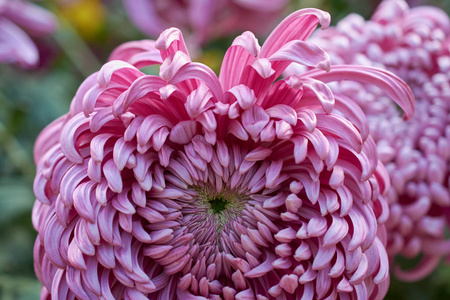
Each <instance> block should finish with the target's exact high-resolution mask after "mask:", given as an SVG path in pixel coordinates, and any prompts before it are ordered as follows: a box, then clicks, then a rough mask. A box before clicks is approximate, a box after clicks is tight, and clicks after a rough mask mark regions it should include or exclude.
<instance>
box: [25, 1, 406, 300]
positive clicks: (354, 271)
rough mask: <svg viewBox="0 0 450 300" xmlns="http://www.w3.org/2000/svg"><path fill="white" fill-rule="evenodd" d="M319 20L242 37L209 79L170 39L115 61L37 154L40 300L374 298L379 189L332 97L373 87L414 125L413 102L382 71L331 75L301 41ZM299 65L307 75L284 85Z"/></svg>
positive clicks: (380, 286) (313, 17) (373, 167)
mask: <svg viewBox="0 0 450 300" xmlns="http://www.w3.org/2000/svg"><path fill="white" fill-rule="evenodd" d="M329 21H330V20H329V15H328V14H327V13H326V12H323V11H319V10H316V9H304V10H300V11H297V12H294V13H293V14H291V15H290V16H288V17H287V18H286V19H285V20H284V21H283V22H282V23H281V24H280V25H279V26H278V27H277V28H276V29H275V30H274V31H273V33H272V34H271V35H270V36H269V38H268V39H267V40H266V42H265V43H264V45H263V46H262V47H260V46H259V44H258V42H257V40H256V38H255V36H254V35H253V34H252V33H251V32H245V33H243V34H242V35H241V36H239V37H237V38H236V39H235V40H234V42H233V44H232V45H231V47H230V48H229V49H228V51H227V52H226V54H225V57H224V60H223V64H222V68H221V70H220V75H219V76H218V77H217V76H216V75H215V74H214V72H213V71H212V70H211V69H210V68H208V67H207V66H206V65H203V64H200V63H195V62H192V61H191V59H190V57H189V55H188V52H187V50H186V46H185V43H184V41H183V37H182V35H181V32H180V31H179V30H178V29H176V28H171V29H168V30H166V31H164V32H163V33H162V34H161V36H160V37H159V39H158V40H157V41H156V42H154V41H140V42H130V43H126V44H124V45H122V46H120V47H119V48H118V49H116V50H115V51H114V52H113V53H112V55H111V57H110V59H111V60H110V62H108V63H107V64H105V65H104V66H103V67H102V69H101V70H100V71H99V72H97V73H95V74H93V75H91V76H90V77H88V78H87V79H86V80H85V81H84V83H83V84H82V85H81V86H80V88H79V90H78V92H77V94H76V95H75V97H74V99H73V101H72V105H71V108H70V111H69V113H68V114H67V115H65V116H62V117H61V118H59V119H58V120H56V121H54V122H53V123H52V124H50V125H49V126H48V127H47V128H46V129H44V131H43V132H42V133H41V135H40V136H39V137H38V140H37V142H36V145H35V161H36V164H37V166H38V167H37V175H36V180H35V184H34V190H35V194H36V197H37V199H38V200H39V201H36V203H35V206H34V209H33V224H34V226H35V228H36V230H37V231H38V238H37V240H36V244H35V251H34V255H35V257H34V259H35V270H36V274H37V277H38V278H39V280H40V281H41V282H42V284H43V288H42V299H48V298H50V296H52V297H56V298H58V299H67V298H69V299H71V298H74V297H77V298H79V299H98V298H100V297H103V298H104V299H119V298H124V299H147V297H148V298H152V299H222V298H221V297H223V299H268V298H272V297H276V298H277V299H297V298H299V297H304V298H305V299H313V298H316V299H324V298H328V299H334V298H336V297H338V296H339V297H340V298H341V299H354V298H358V299H367V298H368V299H381V298H383V296H384V295H385V293H386V291H387V288H388V286H389V269H388V267H389V263H388V257H387V254H386V252H385V248H384V242H385V236H386V232H385V228H384V225H383V223H384V222H385V221H386V220H387V217H388V205H387V202H386V200H385V198H384V197H383V195H384V194H385V193H386V191H387V190H388V188H389V179H388V176H387V173H386V170H385V169H384V167H383V166H382V165H381V164H380V163H379V162H378V159H377V155H376V148H375V147H376V146H375V143H374V141H373V140H372V138H371V137H369V135H368V124H367V121H366V119H365V117H364V114H363V113H362V111H361V110H360V109H359V108H358V106H357V105H356V104H355V103H354V102H353V101H352V100H351V99H350V98H344V97H341V96H340V95H338V94H333V93H331V91H330V89H329V88H328V87H327V85H326V84H325V83H324V82H329V81H335V80H355V79H356V80H362V81H364V82H372V83H374V84H376V85H377V86H379V87H380V88H382V89H384V90H385V91H386V93H388V94H389V95H390V96H392V97H393V98H394V99H395V100H396V101H398V104H399V105H400V106H401V107H402V108H404V109H405V115H406V116H411V115H412V113H413V101H414V99H413V96H412V93H411V91H410V90H409V88H408V87H407V86H406V84H405V83H404V82H402V81H401V80H399V79H398V78H397V77H395V76H393V75H391V74H389V73H387V72H385V71H382V70H378V69H376V68H371V67H367V68H366V67H359V66H353V67H347V66H346V67H342V66H335V67H334V68H333V69H332V70H331V71H330V70H329V69H330V62H329V57H328V55H327V54H326V53H325V52H323V51H322V50H321V49H320V48H318V47H317V46H315V45H313V44H310V43H308V42H305V40H306V39H307V38H308V37H309V35H310V34H311V32H312V31H313V30H314V29H315V28H316V26H317V25H318V24H319V23H320V24H321V25H322V28H326V27H328V25H329ZM292 62H297V63H301V64H304V65H307V66H311V67H315V68H317V69H316V70H311V71H309V72H306V73H304V74H300V75H294V76H291V77H289V78H286V79H280V80H277V79H278V78H279V76H280V75H281V73H282V72H283V71H284V70H285V68H286V67H287V66H288V65H289V64H290V63H292ZM155 64H160V65H161V66H160V73H159V76H154V75H145V74H144V73H142V72H141V71H140V70H139V68H142V67H145V66H149V65H155ZM323 70H325V71H323ZM326 71H328V72H326Z"/></svg>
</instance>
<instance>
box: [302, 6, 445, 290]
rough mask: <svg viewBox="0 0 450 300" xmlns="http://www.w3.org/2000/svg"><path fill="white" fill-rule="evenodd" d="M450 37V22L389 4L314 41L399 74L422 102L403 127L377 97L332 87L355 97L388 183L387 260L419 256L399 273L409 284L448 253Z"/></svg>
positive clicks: (341, 59) (340, 56)
mask: <svg viewBox="0 0 450 300" xmlns="http://www.w3.org/2000/svg"><path fill="white" fill-rule="evenodd" d="M449 35H450V20H449V17H448V16H447V14H446V13H445V12H443V11H442V10H440V9H438V8H435V7H425V6H424V7H416V8H412V9H410V8H409V7H408V5H407V4H406V2H404V1H400V0H398V1H397V0H388V1H383V2H382V3H381V5H380V7H379V8H378V9H377V11H376V12H375V14H374V15H373V16H372V18H371V19H370V20H369V21H365V20H364V19H363V18H362V17H361V16H359V15H355V14H352V15H349V16H348V17H346V18H345V19H344V20H342V21H340V22H339V23H338V24H337V26H336V27H335V28H330V30H328V31H327V32H317V34H316V35H314V37H313V41H314V42H316V43H317V44H318V45H320V46H321V47H322V48H323V49H325V50H326V51H327V52H328V53H329V54H330V56H331V60H332V61H333V62H336V63H346V64H359V65H372V66H378V67H382V68H385V69H388V70H390V71H391V72H393V73H395V74H397V75H398V76H399V77H400V78H402V79H403V80H405V81H406V82H407V83H408V84H409V85H410V86H411V88H412V91H413V93H414V95H415V98H416V100H417V101H416V112H417V113H416V115H415V116H414V117H413V118H412V119H411V120H409V121H408V122H404V121H403V120H402V119H401V116H399V113H398V110H397V108H396V107H395V105H393V104H392V102H391V100H390V99H389V98H388V97H386V96H385V95H384V93H382V92H380V91H376V90H373V89H371V88H370V87H368V86H361V85H357V84H354V83H352V84H348V83H346V84H340V85H337V86H335V87H333V91H336V92H339V93H343V94H346V95H349V96H352V97H354V99H355V101H357V102H358V103H359V105H360V106H361V108H362V109H363V110H364V112H365V113H366V114H367V117H368V120H369V124H370V131H371V135H372V136H373V138H374V139H375V141H376V143H377V146H378V152H379V155H380V159H381V161H382V162H383V163H385V164H386V168H387V170H388V172H389V175H390V177H391V182H392V188H391V190H390V192H389V197H388V198H389V203H390V211H391V216H390V218H389V221H388V222H387V224H386V226H387V228H388V245H387V251H388V254H389V256H390V257H391V258H392V259H393V258H394V257H395V256H397V255H401V256H403V257H406V258H414V257H416V256H418V255H420V254H421V255H422V260H421V262H420V263H419V264H418V265H417V267H416V268H414V269H411V270H406V271H405V270H402V269H400V268H398V267H396V268H395V270H394V271H395V274H396V275H397V276H398V277H399V278H400V279H403V280H408V281H411V280H418V279H421V278H423V277H425V276H426V275H428V274H429V273H430V272H432V271H433V270H434V268H435V267H436V266H437V265H438V263H439V261H440V259H441V257H442V256H445V255H448V254H450V241H448V240H446V239H445V231H446V230H448V229H449V224H450V222H449V220H450V193H449V166H450V152H449V149H450V118H449V109H450V39H449ZM294 73H295V72H294ZM368 89H371V91H370V93H368V92H367V90H368Z"/></svg>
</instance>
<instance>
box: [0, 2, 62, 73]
mask: <svg viewBox="0 0 450 300" xmlns="http://www.w3.org/2000/svg"><path fill="white" fill-rule="evenodd" d="M55 29H56V19H55V17H54V16H53V14H51V13H50V12H49V11H47V10H45V9H43V8H41V7H39V6H37V5H35V4H32V3H29V1H26V0H1V1H0V62H1V63H17V64H19V65H20V66H22V67H25V68H29V67H33V66H35V65H36V64H37V63H38V61H39V52H38V50H37V48H36V45H35V44H34V42H33V41H32V40H31V38H30V37H29V36H28V34H30V35H32V36H42V35H47V34H50V33H52V32H53V31H54V30H55Z"/></svg>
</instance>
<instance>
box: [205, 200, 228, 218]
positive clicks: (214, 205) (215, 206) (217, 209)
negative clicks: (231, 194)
mask: <svg viewBox="0 0 450 300" xmlns="http://www.w3.org/2000/svg"><path fill="white" fill-rule="evenodd" d="M209 205H210V206H211V209H212V211H213V212H214V213H215V214H219V213H221V212H222V211H224V210H225V209H226V208H227V206H228V202H227V201H226V200H225V199H224V198H223V197H222V195H216V196H215V197H213V198H211V199H210V200H209Z"/></svg>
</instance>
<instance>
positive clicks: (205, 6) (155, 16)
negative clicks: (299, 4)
mask: <svg viewBox="0 0 450 300" xmlns="http://www.w3.org/2000/svg"><path fill="white" fill-rule="evenodd" d="M288 3H289V1H288V0H256V1H255V0H206V1H198V0H183V1H182V0H170V1H167V0H156V1H154V0H124V4H125V8H126V9H127V12H128V15H129V16H130V19H131V20H132V21H133V23H134V24H135V25H136V26H137V27H138V28H139V29H140V30H141V31H142V32H144V33H145V34H147V35H148V36H149V37H151V38H157V37H158V36H159V35H160V34H161V32H162V31H163V30H165V29H166V28H169V27H172V26H174V27H177V28H180V29H181V30H182V32H183V34H184V36H185V38H186V40H187V44H188V45H190V46H191V47H196V48H194V49H191V50H197V51H198V50H199V49H197V47H199V46H201V45H204V44H205V43H207V42H210V41H211V39H217V38H220V37H224V36H225V37H227V36H228V37H229V36H233V35H235V34H236V33H240V32H243V31H245V30H250V31H252V32H254V33H255V34H261V35H265V34H267V33H269V31H270V29H271V28H273V27H272V26H273V25H274V24H275V22H276V21H278V20H279V19H280V18H281V14H282V12H283V11H284V9H285V8H286V7H287V5H288Z"/></svg>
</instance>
